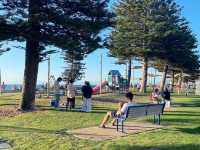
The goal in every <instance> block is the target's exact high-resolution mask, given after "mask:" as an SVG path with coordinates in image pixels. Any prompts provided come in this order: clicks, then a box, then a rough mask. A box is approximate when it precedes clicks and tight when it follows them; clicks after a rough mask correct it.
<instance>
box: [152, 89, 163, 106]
mask: <svg viewBox="0 0 200 150" xmlns="http://www.w3.org/2000/svg"><path fill="white" fill-rule="evenodd" d="M151 99H152V101H153V103H160V101H161V97H160V92H159V89H158V88H156V89H154V90H153V92H152V93H151Z"/></svg>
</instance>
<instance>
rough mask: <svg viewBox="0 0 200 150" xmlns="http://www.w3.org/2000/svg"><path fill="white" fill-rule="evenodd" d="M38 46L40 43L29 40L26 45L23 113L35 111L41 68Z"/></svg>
mask: <svg viewBox="0 0 200 150" xmlns="http://www.w3.org/2000/svg"><path fill="white" fill-rule="evenodd" d="M38 45H39V43H38V42H34V41H31V40H28V41H27V44H26V56H25V70H24V82H23V90H22V102H21V110H23V111H28V110H33V109H34V104H35V90H36V84H37V74H38V66H39V55H38V52H37V49H38Z"/></svg>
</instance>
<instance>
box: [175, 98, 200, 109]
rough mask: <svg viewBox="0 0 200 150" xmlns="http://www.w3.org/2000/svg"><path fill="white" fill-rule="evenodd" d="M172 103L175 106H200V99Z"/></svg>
mask: <svg viewBox="0 0 200 150" xmlns="http://www.w3.org/2000/svg"><path fill="white" fill-rule="evenodd" d="M172 105H174V106H176V107H200V100H199V99H198V100H197V99H193V100H191V102H185V103H180V102H173V103H172Z"/></svg>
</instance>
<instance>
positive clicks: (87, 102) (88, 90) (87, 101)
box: [81, 81, 92, 112]
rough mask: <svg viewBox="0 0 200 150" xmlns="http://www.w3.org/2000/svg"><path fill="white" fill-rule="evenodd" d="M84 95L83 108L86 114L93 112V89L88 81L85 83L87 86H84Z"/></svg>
mask: <svg viewBox="0 0 200 150" xmlns="http://www.w3.org/2000/svg"><path fill="white" fill-rule="evenodd" d="M81 91H82V94H83V108H82V110H83V111H84V112H91V110H92V106H91V98H92V87H91V86H90V83H89V82H88V81H85V84H84V85H83V86H82V89H81Z"/></svg>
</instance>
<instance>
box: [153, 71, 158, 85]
mask: <svg viewBox="0 0 200 150" xmlns="http://www.w3.org/2000/svg"><path fill="white" fill-rule="evenodd" d="M154 71H155V73H154V81H153V85H154V86H153V88H155V87H156V76H157V74H156V69H155V68H154Z"/></svg>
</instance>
